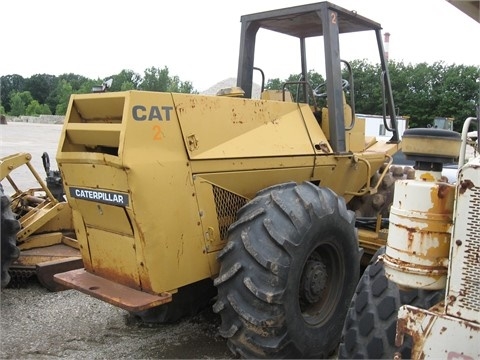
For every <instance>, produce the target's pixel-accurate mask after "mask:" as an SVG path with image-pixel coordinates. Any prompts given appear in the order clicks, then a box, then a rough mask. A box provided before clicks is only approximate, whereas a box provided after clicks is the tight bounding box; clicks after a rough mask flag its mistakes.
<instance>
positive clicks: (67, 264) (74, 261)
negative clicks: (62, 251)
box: [36, 257, 83, 291]
mask: <svg viewBox="0 0 480 360" xmlns="http://www.w3.org/2000/svg"><path fill="white" fill-rule="evenodd" d="M81 268H83V261H82V258H81V257H70V258H63V259H58V260H52V261H45V262H42V263H40V264H37V267H36V272H37V278H38V281H39V282H40V283H41V284H42V285H43V286H44V287H46V288H47V289H48V290H50V291H62V290H68V289H69V288H68V287H66V286H64V285H61V284H59V283H57V282H55V281H54V280H53V275H55V274H57V273H61V272H65V271H69V270H73V269H81Z"/></svg>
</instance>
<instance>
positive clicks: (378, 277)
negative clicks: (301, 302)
mask: <svg viewBox="0 0 480 360" xmlns="http://www.w3.org/2000/svg"><path fill="white" fill-rule="evenodd" d="M384 253H385V247H382V248H380V249H379V250H378V251H377V252H376V254H375V255H374V257H373V258H372V260H371V261H370V264H369V265H368V266H367V268H366V269H365V271H364V273H363V275H362V277H361V279H360V281H359V283H358V287H357V289H356V292H355V296H354V297H353V299H352V303H351V305H350V309H349V311H348V314H347V318H346V320H345V325H344V329H343V332H342V342H341V344H340V347H339V351H338V358H339V359H393V358H394V354H395V352H400V353H401V354H402V359H410V357H411V350H412V341H411V340H412V339H411V338H410V337H408V336H407V335H406V336H405V339H404V343H403V345H402V347H401V348H397V347H396V346H395V332H396V325H397V312H398V309H399V307H400V306H401V305H413V306H417V307H420V308H423V309H428V308H430V307H431V306H433V305H434V304H436V303H438V302H439V301H441V300H442V298H443V294H444V291H443V290H437V291H427V290H417V289H411V290H408V291H406V290H399V288H398V286H397V285H396V284H395V283H394V282H392V281H390V280H388V279H387V277H386V276H385V270H384V264H383V261H377V258H378V256H379V255H380V254H384Z"/></svg>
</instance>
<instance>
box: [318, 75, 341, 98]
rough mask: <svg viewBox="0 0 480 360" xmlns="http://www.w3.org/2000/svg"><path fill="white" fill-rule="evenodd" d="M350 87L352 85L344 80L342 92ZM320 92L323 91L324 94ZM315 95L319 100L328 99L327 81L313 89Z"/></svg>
mask: <svg viewBox="0 0 480 360" xmlns="http://www.w3.org/2000/svg"><path fill="white" fill-rule="evenodd" d="M349 85H350V84H349V82H348V81H347V80H345V79H342V90H346V89H347V88H348V87H349ZM320 90H322V91H323V92H320ZM313 94H314V95H315V96H316V97H319V98H325V97H327V82H326V81H325V82H323V83H321V84H319V85H317V87H316V88H315V89H313Z"/></svg>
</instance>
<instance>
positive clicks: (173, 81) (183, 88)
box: [138, 66, 194, 93]
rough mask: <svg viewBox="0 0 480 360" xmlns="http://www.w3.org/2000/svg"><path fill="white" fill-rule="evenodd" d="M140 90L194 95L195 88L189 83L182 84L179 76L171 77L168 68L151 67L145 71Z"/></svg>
mask: <svg viewBox="0 0 480 360" xmlns="http://www.w3.org/2000/svg"><path fill="white" fill-rule="evenodd" d="M138 88H139V89H140V90H146V91H162V92H170V91H171V92H183V93H192V92H193V91H194V90H193V86H192V84H191V83H190V82H189V81H186V82H182V81H181V80H180V78H179V77H178V76H170V73H169V70H168V67H166V66H165V67H164V68H163V69H160V68H155V67H151V68H148V69H146V70H145V74H144V77H143V81H142V82H141V83H140V84H139V86H138Z"/></svg>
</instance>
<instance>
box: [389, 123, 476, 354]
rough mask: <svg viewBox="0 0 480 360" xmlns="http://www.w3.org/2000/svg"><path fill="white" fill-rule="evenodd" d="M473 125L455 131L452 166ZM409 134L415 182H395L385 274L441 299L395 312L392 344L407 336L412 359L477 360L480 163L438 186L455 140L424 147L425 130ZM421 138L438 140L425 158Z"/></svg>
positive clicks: (450, 134) (470, 163) (406, 142)
mask: <svg viewBox="0 0 480 360" xmlns="http://www.w3.org/2000/svg"><path fill="white" fill-rule="evenodd" d="M473 121H477V119H475V118H468V119H467V120H466V122H465V124H464V127H463V132H462V138H463V142H462V143H461V144H462V148H461V150H460V157H459V164H464V162H465V161H464V156H465V155H464V154H465V143H466V136H467V133H468V128H469V125H470V123H471V122H473ZM477 129H478V126H477ZM415 130H417V131H415V132H413V133H412V134H411V135H410V136H407V137H406V138H405V137H404V151H406V152H409V153H410V154H411V156H413V157H415V158H416V159H417V164H418V165H419V167H420V166H421V167H420V169H421V170H420V171H418V170H417V175H416V178H415V180H408V181H400V182H398V184H396V188H395V196H394V203H393V205H392V209H391V213H390V231H389V235H388V240H387V247H386V251H385V256H384V258H383V261H384V263H385V273H386V276H387V277H388V278H389V279H390V280H391V281H393V282H395V283H397V284H398V285H399V286H400V287H408V288H411V287H416V288H423V289H430V290H441V289H445V297H444V299H443V300H442V301H440V302H439V303H437V304H435V305H434V306H433V307H431V308H429V309H422V308H419V307H416V306H411V305H403V306H402V307H400V310H399V312H398V322H397V329H396V330H397V331H396V332H397V336H396V345H397V346H400V345H402V343H403V341H404V336H405V335H409V336H411V337H412V344H413V345H412V353H411V357H412V358H414V359H438V358H446V359H479V358H480V231H479V230H480V229H479V228H480V222H479V212H480V206H479V199H480V171H479V169H480V157H478V156H477V157H474V158H472V159H470V160H469V161H468V162H467V163H466V164H465V165H463V166H462V167H461V168H460V169H459V174H458V181H457V183H456V184H455V185H450V184H445V183H442V182H439V179H440V176H441V174H440V172H439V170H440V171H441V162H442V160H444V159H446V158H448V157H451V155H452V154H453V155H454V154H455V148H456V147H457V146H456V145H458V144H460V139H459V138H457V137H456V136H455V135H454V134H456V133H453V132H448V133H445V135H446V137H444V138H442V139H433V141H432V136H435V133H434V132H432V131H431V130H430V129H429V130H427V131H426V132H422V131H418V130H420V129H415ZM425 140H428V143H429V144H432V143H433V142H435V141H440V142H441V144H438V145H441V146H438V147H435V148H434V149H435V150H436V153H431V154H429V149H426V148H425V143H426V142H425ZM432 149H433V148H432ZM439 149H442V150H443V153H442V154H438V150H439Z"/></svg>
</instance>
